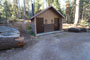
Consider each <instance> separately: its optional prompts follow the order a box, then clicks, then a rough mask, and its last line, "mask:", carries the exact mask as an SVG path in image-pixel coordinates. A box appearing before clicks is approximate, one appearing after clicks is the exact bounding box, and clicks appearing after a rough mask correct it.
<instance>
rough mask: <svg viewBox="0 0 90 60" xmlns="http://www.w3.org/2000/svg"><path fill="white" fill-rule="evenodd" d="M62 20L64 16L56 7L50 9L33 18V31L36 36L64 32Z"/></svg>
mask: <svg viewBox="0 0 90 60" xmlns="http://www.w3.org/2000/svg"><path fill="white" fill-rule="evenodd" d="M62 18H64V16H63V15H62V14H61V13H60V12H58V11H57V10H56V9H55V8H54V7H52V6H51V7H48V8H47V9H45V10H43V11H40V12H39V13H37V14H36V15H34V16H33V17H32V18H31V26H32V30H33V32H34V33H35V35H37V34H40V33H46V32H54V31H60V30H62Z"/></svg>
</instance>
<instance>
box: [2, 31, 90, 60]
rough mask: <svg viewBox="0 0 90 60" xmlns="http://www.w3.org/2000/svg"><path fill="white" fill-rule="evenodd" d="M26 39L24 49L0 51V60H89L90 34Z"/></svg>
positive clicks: (55, 35)
mask: <svg viewBox="0 0 90 60" xmlns="http://www.w3.org/2000/svg"><path fill="white" fill-rule="evenodd" d="M29 39H30V38H28V39H27V41H26V42H27V45H26V46H25V47H24V48H18V49H12V50H7V51H0V60H90V33H67V32H63V33H57V34H51V35H46V36H41V37H38V38H37V39H35V41H34V40H33V41H34V42H33V43H32V45H31V44H30V42H31V41H32V40H30V41H29Z"/></svg>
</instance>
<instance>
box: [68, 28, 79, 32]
mask: <svg viewBox="0 0 90 60" xmlns="http://www.w3.org/2000/svg"><path fill="white" fill-rule="evenodd" d="M68 32H80V30H79V29H78V28H69V29H68Z"/></svg>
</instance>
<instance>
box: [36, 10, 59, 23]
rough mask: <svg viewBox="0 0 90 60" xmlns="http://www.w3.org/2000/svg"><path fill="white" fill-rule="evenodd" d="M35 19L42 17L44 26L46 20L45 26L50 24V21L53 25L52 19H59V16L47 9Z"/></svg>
mask: <svg viewBox="0 0 90 60" xmlns="http://www.w3.org/2000/svg"><path fill="white" fill-rule="evenodd" d="M37 17H43V18H44V24H45V20H47V24H52V21H51V20H53V24H54V18H59V17H60V16H58V15H57V14H56V13H55V12H54V11H53V10H51V9H48V10H47V11H45V12H44V13H42V14H40V15H38V16H37Z"/></svg>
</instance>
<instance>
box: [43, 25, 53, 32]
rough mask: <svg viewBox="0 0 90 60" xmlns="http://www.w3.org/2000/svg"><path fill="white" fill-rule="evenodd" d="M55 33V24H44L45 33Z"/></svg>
mask: <svg viewBox="0 0 90 60" xmlns="http://www.w3.org/2000/svg"><path fill="white" fill-rule="evenodd" d="M51 31H54V24H44V32H51Z"/></svg>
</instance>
